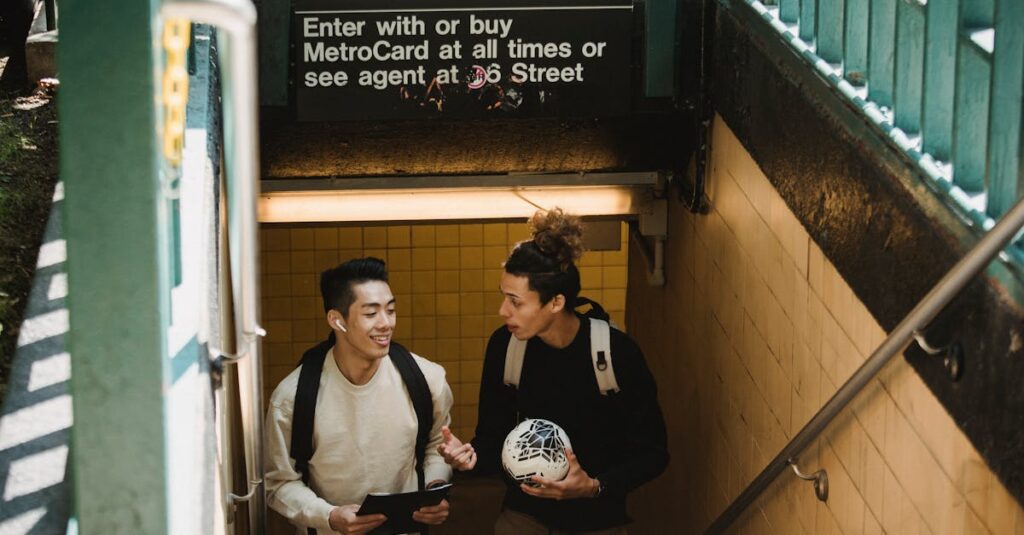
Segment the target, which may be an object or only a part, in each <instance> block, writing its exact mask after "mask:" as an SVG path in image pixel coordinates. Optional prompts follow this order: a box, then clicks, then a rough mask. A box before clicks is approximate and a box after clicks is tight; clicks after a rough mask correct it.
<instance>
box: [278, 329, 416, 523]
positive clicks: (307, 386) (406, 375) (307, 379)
mask: <svg viewBox="0 0 1024 535" xmlns="http://www.w3.org/2000/svg"><path fill="white" fill-rule="evenodd" d="M334 341H335V339H334V333H333V332H332V333H331V335H330V336H329V337H328V338H327V340H325V341H323V342H320V343H319V344H317V345H316V346H314V347H312V348H310V349H309V350H307V351H306V352H305V353H303V355H302V360H301V361H300V362H299V364H300V365H301V366H302V369H301V370H300V371H299V384H298V386H296V388H295V408H294V411H293V413H292V446H291V451H290V454H291V457H292V459H295V470H296V471H298V472H299V473H300V474H302V482H303V483H306V484H307V485H308V484H309V459H310V458H311V457H313V421H314V417H315V415H316V397H317V393H318V392H319V390H320V374H321V373H322V371H323V368H324V360H325V359H326V358H327V351H328V350H330V349H331V347H332V346H333V345H334ZM388 353H389V355H390V358H391V362H392V363H393V364H394V365H395V368H397V369H398V373H399V375H401V376H402V382H403V383H405V389H406V391H408V392H409V398H410V399H412V407H413V410H414V411H415V412H416V421H417V423H418V424H419V429H418V430H417V432H416V482H417V484H418V485H419V488H420V489H421V490H422V489H423V487H424V485H425V484H426V482H425V481H424V480H423V478H424V476H423V460H424V458H425V457H426V453H427V441H428V440H429V439H430V428H431V427H433V425H434V403H433V400H432V399H431V397H430V388H429V387H428V386H427V379H426V378H425V377H424V376H423V371H422V370H420V367H419V366H418V365H417V364H416V361H415V360H414V359H413V357H412V354H411V353H409V350H408V349H406V348H405V347H403V346H401V345H400V344H398V343H396V342H391V348H390V351H389V352H388ZM308 533H309V535H315V534H316V530H314V529H313V528H309V529H308Z"/></svg>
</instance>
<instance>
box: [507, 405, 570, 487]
mask: <svg viewBox="0 0 1024 535" xmlns="http://www.w3.org/2000/svg"><path fill="white" fill-rule="evenodd" d="M571 447H572V444H570V443H569V436H568V435H566V434H565V431H564V430H562V428H561V427H558V425H556V424H555V423H554V422H551V421H548V420H540V419H531V420H524V421H523V422H522V423H520V424H519V425H517V426H516V427H515V429H513V430H512V432H511V433H509V434H508V436H507V437H505V444H504V445H503V446H502V448H501V465H502V466H503V467H504V468H505V472H506V473H508V475H509V477H511V478H512V479H514V480H515V481H518V482H520V483H526V484H527V485H530V486H536V484H535V483H533V481H532V480H531V479H530V478H531V477H533V476H540V477H543V478H546V479H553V480H555V481H558V480H561V479H563V478H564V477H565V475H566V474H568V473H569V459H568V458H567V457H566V456H565V449H566V448H571Z"/></svg>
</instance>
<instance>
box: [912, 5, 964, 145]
mask: <svg viewBox="0 0 1024 535" xmlns="http://www.w3.org/2000/svg"><path fill="white" fill-rule="evenodd" d="M957 11H958V10H957V2H956V0H930V1H929V2H928V5H927V6H926V7H925V19H926V23H925V51H924V54H925V57H924V65H925V68H924V91H923V94H924V104H923V117H922V137H921V142H922V144H923V145H922V148H923V150H924V151H925V152H928V153H930V154H931V155H932V156H934V157H935V159H937V160H942V161H949V159H950V157H951V156H952V146H953V141H952V138H953V105H954V104H953V101H954V88H955V87H956V84H955V83H954V80H955V74H956V47H957V41H958V39H957V35H958V32H957V30H958V24H957V22H958V21H957V19H958V13H957Z"/></svg>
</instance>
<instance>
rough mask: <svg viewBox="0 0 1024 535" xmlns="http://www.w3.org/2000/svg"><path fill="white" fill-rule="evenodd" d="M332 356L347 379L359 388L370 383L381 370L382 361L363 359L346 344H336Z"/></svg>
mask: <svg viewBox="0 0 1024 535" xmlns="http://www.w3.org/2000/svg"><path fill="white" fill-rule="evenodd" d="M331 355H333V356H334V362H335V363H336V364H337V365H338V370H340V371H341V374H342V375H344V376H345V379H348V381H349V382H350V383H352V384H354V385H357V386H358V385H365V384H366V383H369V382H370V379H373V375H374V374H375V373H377V368H380V360H381V359H368V358H363V357H361V356H360V355H358V354H357V353H356V352H355V351H354V350H353V349H352V348H351V347H347V346H345V344H344V342H338V343H336V344H334V347H332V348H331Z"/></svg>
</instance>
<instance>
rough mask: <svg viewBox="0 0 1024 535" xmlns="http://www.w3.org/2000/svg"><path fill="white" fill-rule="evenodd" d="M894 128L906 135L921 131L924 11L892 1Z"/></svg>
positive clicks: (905, 0)
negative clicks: (893, 3) (893, 6)
mask: <svg viewBox="0 0 1024 535" xmlns="http://www.w3.org/2000/svg"><path fill="white" fill-rule="evenodd" d="M895 77H896V93H895V95H893V97H894V98H893V101H894V102H893V112H894V114H895V121H894V122H895V124H896V127H897V128H899V129H900V130H902V131H903V132H904V133H906V134H907V135H914V134H917V133H919V132H920V131H921V87H922V85H923V82H924V8H923V7H922V6H921V5H920V4H918V3H917V0H897V2H896V71H895Z"/></svg>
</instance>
